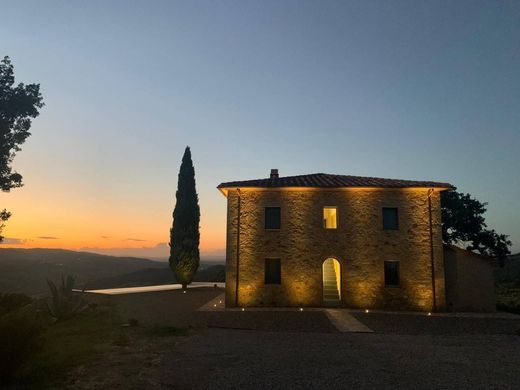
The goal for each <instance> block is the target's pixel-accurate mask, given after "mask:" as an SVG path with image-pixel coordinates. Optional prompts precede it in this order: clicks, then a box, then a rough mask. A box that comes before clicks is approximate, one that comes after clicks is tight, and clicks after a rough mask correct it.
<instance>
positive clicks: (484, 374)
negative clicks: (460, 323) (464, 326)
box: [160, 329, 520, 389]
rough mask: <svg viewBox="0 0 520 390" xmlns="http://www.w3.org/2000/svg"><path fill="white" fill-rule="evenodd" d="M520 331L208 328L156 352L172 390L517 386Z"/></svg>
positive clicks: (164, 382)
mask: <svg viewBox="0 0 520 390" xmlns="http://www.w3.org/2000/svg"><path fill="white" fill-rule="evenodd" d="M518 362H520V337H518V336H513V335H478V336H477V335H470V336H462V335H458V336H452V335H440V336H439V335H420V336H419V335H391V334H375V333H374V334H353V333H344V334H340V333H302V332H263V331H245V330H229V329H227V330H226V329H208V330H207V331H205V332H204V333H202V334H199V335H197V336H195V337H194V338H193V339H192V340H190V341H189V342H187V343H186V344H184V345H182V346H179V348H177V349H176V351H175V352H172V353H171V354H170V355H169V356H166V358H165V359H164V364H165V366H164V369H163V373H164V374H163V377H162V378H160V381H161V383H162V385H163V387H165V388H175V389H224V388H225V389H283V388H285V389H287V388H291V389H293V388H298V389H319V388H329V389H346V388H353V389H375V388H377V389H379V388H380V389H385V388H399V389H475V388H478V389H482V388H500V389H518V388H520V365H519V364H518Z"/></svg>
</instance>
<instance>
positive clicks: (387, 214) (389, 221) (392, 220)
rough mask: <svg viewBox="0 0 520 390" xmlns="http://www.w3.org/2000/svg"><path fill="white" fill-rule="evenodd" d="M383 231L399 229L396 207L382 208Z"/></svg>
mask: <svg viewBox="0 0 520 390" xmlns="http://www.w3.org/2000/svg"><path fill="white" fill-rule="evenodd" d="M383 229H384V230H397V229H399V213H398V211H397V207H383Z"/></svg>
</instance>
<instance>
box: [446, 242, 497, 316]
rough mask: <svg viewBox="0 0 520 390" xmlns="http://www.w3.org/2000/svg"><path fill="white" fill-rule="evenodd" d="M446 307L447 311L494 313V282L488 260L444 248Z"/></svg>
mask: <svg viewBox="0 0 520 390" xmlns="http://www.w3.org/2000/svg"><path fill="white" fill-rule="evenodd" d="M444 263H445V275H446V303H447V309H448V310H449V311H470V312H493V311H495V310H496V297H495V279H494V277H493V266H492V264H491V259H489V258H486V257H484V256H480V255H477V254H475V253H473V252H470V251H467V250H464V249H460V248H456V247H452V246H447V245H446V246H445V247H444Z"/></svg>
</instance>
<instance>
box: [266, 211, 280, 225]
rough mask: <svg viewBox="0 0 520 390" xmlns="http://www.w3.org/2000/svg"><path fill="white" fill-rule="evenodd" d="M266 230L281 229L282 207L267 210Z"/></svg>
mask: <svg viewBox="0 0 520 390" xmlns="http://www.w3.org/2000/svg"><path fill="white" fill-rule="evenodd" d="M265 228H266V229H280V207H266V208H265Z"/></svg>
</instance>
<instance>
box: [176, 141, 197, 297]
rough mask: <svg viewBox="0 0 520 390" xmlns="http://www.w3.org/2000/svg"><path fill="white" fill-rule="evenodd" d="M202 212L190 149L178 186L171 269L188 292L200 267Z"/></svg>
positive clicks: (183, 164) (183, 163) (183, 161)
mask: <svg viewBox="0 0 520 390" xmlns="http://www.w3.org/2000/svg"><path fill="white" fill-rule="evenodd" d="M199 222H200V209H199V202H198V196H197V191H196V189H195V169H194V168H193V162H192V160H191V151H190V148H189V147H188V146H187V147H186V150H185V152H184V156H183V157H182V164H181V168H180V171H179V180H178V184H177V193H176V204H175V209H174V210H173V226H172V229H171V230H170V267H171V268H172V270H173V272H174V274H175V278H176V279H177V281H178V282H179V283H181V284H182V287H183V288H184V289H185V288H186V286H187V285H188V284H190V283H191V282H192V280H193V277H194V275H195V272H197V269H198V267H199V263H200V253H199V240H200V232H199Z"/></svg>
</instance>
